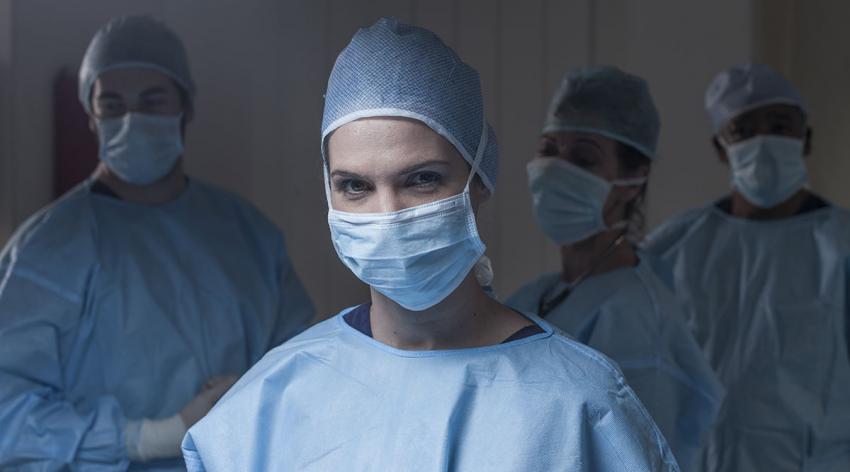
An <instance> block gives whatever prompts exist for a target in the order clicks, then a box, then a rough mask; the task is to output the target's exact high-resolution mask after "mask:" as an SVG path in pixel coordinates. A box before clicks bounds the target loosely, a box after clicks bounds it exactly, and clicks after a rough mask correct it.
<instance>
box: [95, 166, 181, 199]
mask: <svg viewBox="0 0 850 472" xmlns="http://www.w3.org/2000/svg"><path fill="white" fill-rule="evenodd" d="M94 177H95V179H97V180H98V181H100V182H101V183H103V184H104V185H106V186H107V187H109V189H110V190H112V191H113V192H115V194H116V195H118V197H119V198H121V199H122V200H125V201H128V202H133V203H142V204H146V205H161V204H163V203H168V202H170V201H172V200H175V199H176V198H177V197H178V196H180V194H181V193H182V192H183V190H184V189H185V188H186V174H185V173H184V172H183V165H182V162H178V163H177V165H175V166H174V168H173V169H171V172H169V173H168V175H166V176H165V177H163V178H162V179H160V180H157V181H156V182H154V183H152V184H149V185H134V184H131V183H128V182H125V181H124V180H122V179H121V178H120V177H118V176H117V175H115V174H113V173H112V171H110V170H109V168H108V167H106V165H104V164H103V163H101V164H100V165H98V167H97V169H95V171H94Z"/></svg>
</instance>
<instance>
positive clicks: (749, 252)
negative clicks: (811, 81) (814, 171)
mask: <svg viewBox="0 0 850 472" xmlns="http://www.w3.org/2000/svg"><path fill="white" fill-rule="evenodd" d="M647 248H648V250H650V251H652V252H653V253H656V254H658V255H659V256H661V258H662V259H663V260H664V261H666V262H667V263H669V265H670V267H672V281H673V282H674V283H675V293H676V295H677V296H678V297H679V299H680V301H681V302H682V304H683V305H684V306H685V308H686V309H685V312H684V315H685V318H686V320H687V322H688V323H689V324H690V326H691V329H692V330H693V332H694V333H695V335H696V339H697V342H698V343H699V344H700V345H701V346H702V348H703V350H704V351H705V353H706V354H707V356H708V357H709V360H710V362H711V365H712V367H714V369H715V370H716V371H717V373H718V375H719V376H720V379H721V382H723V384H724V385H725V387H726V390H727V396H726V401H725V403H724V406H723V408H722V410H721V412H720V417H719V420H718V425H717V427H716V429H715V430H714V433H713V434H712V436H711V439H710V442H709V445H708V448H707V450H706V453H705V457H704V458H703V465H702V468H701V470H708V471H721V470H722V471H730V470H734V471H739V470H740V471H749V470H754V471H762V470H765V471H768V470H769V471H800V470H817V471H838V470H841V471H847V470H850V363H849V362H848V352H847V341H848V340H847V337H846V336H847V318H848V313H850V310H848V300H847V297H848V295H850V292H848V284H850V279H848V256H850V213H848V211H847V210H844V209H841V208H836V207H826V208H821V209H819V210H815V211H811V212H808V213H803V214H800V215H797V216H794V217H791V218H786V219H782V220H773V221H753V220H745V219H740V218H736V217H733V216H730V215H729V214H727V213H725V212H723V211H721V210H720V209H718V208H716V207H715V206H713V205H712V206H708V207H705V208H700V209H696V210H693V211H690V212H688V213H685V214H684V215H682V216H679V217H676V218H673V219H672V220H671V221H669V222H668V223H666V224H665V225H664V226H662V227H661V228H660V229H658V230H657V231H656V232H655V233H654V234H652V235H651V237H650V238H649V240H648V242H647Z"/></svg>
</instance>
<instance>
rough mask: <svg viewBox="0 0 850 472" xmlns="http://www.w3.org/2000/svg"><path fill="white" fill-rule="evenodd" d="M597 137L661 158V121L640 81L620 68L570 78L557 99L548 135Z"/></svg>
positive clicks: (546, 128) (589, 71)
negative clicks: (658, 154)
mask: <svg viewBox="0 0 850 472" xmlns="http://www.w3.org/2000/svg"><path fill="white" fill-rule="evenodd" d="M556 131H577V132H585V133H594V134H599V135H601V136H605V137H607V138H610V139H613V140H616V141H619V142H621V143H624V144H627V145H629V146H631V147H633V148H635V149H637V150H638V151H640V152H641V154H643V155H645V156H646V157H648V158H650V159H655V157H656V152H655V151H656V147H657V145H658V134H659V132H660V131H661V118H660V117H659V116H658V110H657V109H656V108H655V104H654V103H653V101H652V95H651V94H650V93H649V86H648V85H647V83H646V81H645V80H643V79H642V78H640V77H637V76H635V75H632V74H628V73H626V72H623V71H621V70H620V69H618V68H616V67H610V66H603V67H585V68H582V69H578V70H575V71H573V72H571V73H569V74H568V75H567V76H566V77H564V79H563V80H562V81H561V85H560V87H559V88H558V91H557V92H555V96H554V97H553V98H552V102H551V103H550V105H549V110H548V112H547V113H546V121H545V123H544V125H543V132H544V133H551V132H556Z"/></svg>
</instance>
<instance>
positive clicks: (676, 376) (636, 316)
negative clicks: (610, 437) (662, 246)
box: [507, 253, 723, 470]
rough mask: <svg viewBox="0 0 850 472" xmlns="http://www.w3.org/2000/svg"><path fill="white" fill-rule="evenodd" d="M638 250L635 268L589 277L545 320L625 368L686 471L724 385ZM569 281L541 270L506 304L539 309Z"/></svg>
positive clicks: (690, 464) (678, 309)
mask: <svg viewBox="0 0 850 472" xmlns="http://www.w3.org/2000/svg"><path fill="white" fill-rule="evenodd" d="M638 256H639V258H640V263H639V264H638V265H637V266H636V267H629V268H621V269H617V270H613V271H610V272H606V273H604V274H600V275H597V276H594V277H590V278H588V279H586V280H585V281H584V282H583V283H581V284H580V285H578V286H577V287H575V289H574V290H573V291H572V292H571V293H570V295H569V296H568V297H567V298H566V299H564V301H563V302H561V303H560V304H558V305H557V306H556V307H554V308H553V309H552V311H551V312H550V313H548V314H547V315H546V321H548V322H550V323H552V324H553V325H555V326H557V327H558V328H560V329H561V330H563V331H565V332H566V333H568V334H570V335H572V336H574V337H575V338H576V340H578V341H580V342H582V343H584V344H586V345H588V346H590V347H592V348H594V349H596V350H598V351H600V352H602V353H603V354H605V355H606V356H608V357H610V358H611V359H612V360H613V361H614V362H616V363H617V364H618V365H619V366H620V368H621V369H622V371H623V374H624V375H625V377H626V380H627V381H628V382H629V385H630V386H631V387H632V389H634V391H635V393H636V394H637V396H638V398H639V399H640V401H641V402H642V403H643V404H644V406H645V407H646V409H647V410H648V411H649V413H650V414H651V415H652V417H653V419H654V420H655V423H656V424H657V425H658V427H659V428H660V429H661V432H662V433H664V436H665V437H666V438H667V442H668V443H669V444H670V449H671V450H672V451H673V454H674V455H675V456H676V460H677V461H678V462H679V465H680V466H681V467H682V470H692V469H693V464H694V462H695V460H696V458H697V456H698V453H699V450H700V448H701V446H702V445H704V443H705V440H706V439H707V435H708V432H709V431H710V429H711V427H712V425H713V423H714V420H715V419H716V417H717V412H718V411H719V409H720V404H721V401H722V398H723V387H722V386H721V385H720V383H719V381H718V379H717V377H716V375H715V374H714V372H713V371H712V370H711V366H709V364H708V361H707V360H706V358H705V356H704V355H703V353H702V351H700V349H699V346H698V345H697V343H696V342H695V341H694V339H693V336H692V335H691V333H690V332H689V331H688V328H687V326H686V325H685V324H684V322H683V321H682V320H681V310H680V308H679V307H678V306H677V304H676V300H675V298H674V297H673V295H672V294H671V293H670V290H669V289H668V288H667V286H665V285H664V283H663V282H662V281H661V280H659V278H658V277H657V276H656V275H655V272H654V271H653V269H652V264H651V262H650V260H649V259H650V257H649V256H648V255H647V254H643V253H638ZM652 262H655V263H657V261H652ZM564 287H565V284H564V283H563V282H561V276H560V273H554V274H548V275H544V276H542V277H540V278H538V279H537V280H536V281H534V282H532V283H530V284H528V285H526V286H525V287H523V288H521V289H520V290H518V291H517V292H516V293H515V294H513V295H512V296H511V297H510V298H509V299H508V301H507V304H508V305H510V306H512V307H514V308H516V309H518V310H525V311H537V307H538V303H539V301H540V298H541V297H542V296H544V295H547V292H548V294H551V293H556V294H557V293H558V292H560V290H561V289H562V288H564Z"/></svg>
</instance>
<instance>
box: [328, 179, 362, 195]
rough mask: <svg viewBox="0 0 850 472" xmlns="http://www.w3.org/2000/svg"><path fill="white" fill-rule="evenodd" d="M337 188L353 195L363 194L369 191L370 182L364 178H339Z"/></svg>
mask: <svg viewBox="0 0 850 472" xmlns="http://www.w3.org/2000/svg"><path fill="white" fill-rule="evenodd" d="M336 190H337V191H338V192H342V193H345V194H348V195H351V196H361V195H363V194H364V193H366V192H368V191H369V184H367V183H366V182H364V181H362V180H354V179H345V180H339V181H337V182H336Z"/></svg>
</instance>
